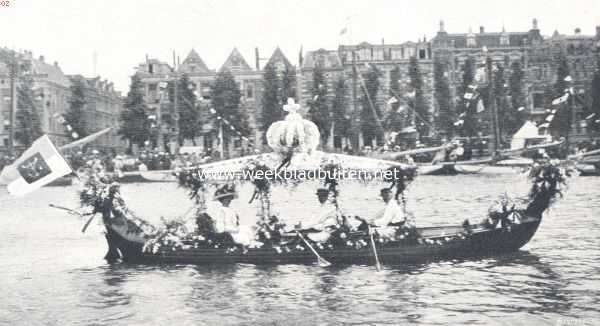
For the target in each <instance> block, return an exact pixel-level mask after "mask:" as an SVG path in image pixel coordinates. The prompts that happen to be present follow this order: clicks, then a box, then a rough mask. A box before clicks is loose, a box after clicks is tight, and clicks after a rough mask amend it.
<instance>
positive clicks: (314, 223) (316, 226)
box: [300, 188, 341, 231]
mask: <svg viewBox="0 0 600 326" xmlns="http://www.w3.org/2000/svg"><path fill="white" fill-rule="evenodd" d="M316 194H317V199H318V200H319V208H320V211H321V214H319V215H317V216H315V217H313V218H312V219H310V220H308V221H304V222H302V223H301V226H300V228H301V229H305V230H310V229H312V230H315V231H323V230H326V229H327V228H331V227H333V228H335V227H336V226H337V225H338V224H339V221H338V216H340V215H341V214H340V212H339V209H337V208H336V207H335V206H334V205H333V204H332V203H331V202H329V189H325V188H319V189H317V193H316Z"/></svg>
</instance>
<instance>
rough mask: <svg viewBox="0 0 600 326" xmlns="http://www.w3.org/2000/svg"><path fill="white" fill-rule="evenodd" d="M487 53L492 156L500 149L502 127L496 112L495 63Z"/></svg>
mask: <svg viewBox="0 0 600 326" xmlns="http://www.w3.org/2000/svg"><path fill="white" fill-rule="evenodd" d="M484 52H485V53H486V70H487V78H488V102H489V106H490V114H491V116H492V132H493V135H492V136H493V139H494V141H493V142H492V146H493V147H492V155H494V154H495V153H496V151H498V150H499V149H500V127H499V125H498V111H497V110H496V99H495V94H494V92H495V91H494V87H495V85H494V71H493V68H492V66H493V62H492V58H491V57H490V56H489V54H488V53H487V51H484Z"/></svg>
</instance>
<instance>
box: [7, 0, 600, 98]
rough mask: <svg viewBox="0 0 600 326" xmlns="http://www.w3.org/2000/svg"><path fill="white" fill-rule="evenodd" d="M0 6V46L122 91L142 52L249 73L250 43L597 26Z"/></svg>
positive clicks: (550, 19)
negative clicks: (234, 55) (240, 67)
mask: <svg viewBox="0 0 600 326" xmlns="http://www.w3.org/2000/svg"><path fill="white" fill-rule="evenodd" d="M9 1H10V2H9V6H8V7H0V46H7V47H9V48H13V49H15V50H29V51H33V53H34V55H35V56H36V57H37V56H39V55H43V56H44V57H45V58H46V61H47V62H50V63H53V62H54V61H57V62H58V64H59V65H60V67H61V68H62V69H63V71H64V72H65V73H66V74H82V75H84V76H86V77H93V76H95V75H100V76H101V77H102V78H104V79H108V80H110V81H112V82H114V83H115V86H116V88H117V90H119V91H122V92H123V93H126V91H127V89H128V85H129V78H130V76H131V75H132V74H133V73H134V72H135V70H134V67H136V66H137V65H138V64H139V63H141V62H143V61H144V60H145V56H146V54H147V55H148V56H149V57H150V58H157V59H160V60H163V61H167V62H169V63H171V62H172V53H173V51H175V53H176V54H177V55H178V56H179V57H180V58H181V61H183V59H184V58H185V56H186V55H187V54H188V53H189V51H190V50H191V49H195V50H196V51H197V52H198V53H199V54H200V56H201V57H202V59H203V60H204V62H205V63H206V64H207V65H208V67H209V68H211V69H219V68H220V66H221V65H222V64H223V63H224V62H225V60H226V59H227V56H228V55H229V53H230V52H231V50H232V49H233V48H234V47H237V48H238V49H239V50H240V52H241V53H242V55H244V57H245V58H246V61H248V64H250V66H252V67H254V48H255V47H258V48H259V52H260V56H261V57H264V58H268V57H269V56H270V55H271V54H272V53H273V51H274V50H275V48H276V47H277V46H279V47H280V48H281V49H282V51H283V52H284V54H285V55H286V56H287V57H288V59H290V61H291V62H292V63H297V61H298V53H299V51H300V47H302V48H303V49H304V51H305V52H306V51H308V50H316V49H319V48H325V49H330V50H335V49H337V46H338V45H339V44H353V43H360V42H363V41H366V42H369V43H373V44H380V43H381V42H382V41H383V40H384V41H385V43H401V42H406V41H416V40H418V39H419V38H423V37H424V36H425V37H427V39H430V38H432V37H433V36H435V33H436V32H437V30H438V29H439V21H440V20H444V22H445V27H446V31H448V32H449V33H466V32H468V30H469V28H470V27H471V28H472V29H473V31H474V32H478V31H479V26H484V27H485V30H486V31H501V30H502V27H503V26H505V27H506V30H507V31H508V32H511V31H526V30H529V29H530V28H531V24H532V19H533V18H537V19H538V25H539V28H540V30H541V32H542V34H543V35H551V34H552V33H553V32H554V30H558V31H559V32H560V33H563V34H573V31H574V29H575V28H576V27H579V28H581V30H582V34H589V35H593V34H595V26H596V25H600V1H598V0H571V1H567V0H561V1H557V0H518V1H515V0H503V1H496V0H494V1H476V0H473V1H458V0H453V1H444V0H442V1H431V0H412V1H405V0H360V1H354V0H342V1H338V0H335V1H334V0H245V1H244V0H85V1H84V0H9ZM7 2H8V1H7ZM344 28H347V30H348V32H347V33H345V34H343V35H340V32H341V31H342V29H344ZM94 54H96V55H94ZM94 56H96V57H97V60H96V62H97V63H96V65H94ZM264 63H266V61H263V62H262V64H264ZM94 67H95V69H94Z"/></svg>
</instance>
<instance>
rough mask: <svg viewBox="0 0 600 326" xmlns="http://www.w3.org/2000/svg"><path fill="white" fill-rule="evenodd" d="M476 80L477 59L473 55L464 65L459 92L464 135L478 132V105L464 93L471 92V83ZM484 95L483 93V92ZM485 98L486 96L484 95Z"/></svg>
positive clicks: (472, 134) (461, 131) (462, 132)
mask: <svg viewBox="0 0 600 326" xmlns="http://www.w3.org/2000/svg"><path fill="white" fill-rule="evenodd" d="M474 80H475V59H473V57H467V59H466V60H465V63H464V65H463V67H462V82H461V84H460V87H459V90H458V94H459V95H460V99H459V106H458V107H459V111H460V112H459V113H460V115H462V117H461V120H462V121H463V124H462V127H461V129H460V134H461V135H462V136H469V137H473V136H475V135H476V134H477V118H476V116H475V113H476V105H472V103H471V102H472V101H471V100H468V99H465V98H464V94H465V93H468V92H470V91H469V85H472V84H473V81H474ZM482 95H483V94H482ZM482 97H483V98H484V99H485V98H486V96H482Z"/></svg>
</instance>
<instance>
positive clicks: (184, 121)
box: [169, 74, 202, 146]
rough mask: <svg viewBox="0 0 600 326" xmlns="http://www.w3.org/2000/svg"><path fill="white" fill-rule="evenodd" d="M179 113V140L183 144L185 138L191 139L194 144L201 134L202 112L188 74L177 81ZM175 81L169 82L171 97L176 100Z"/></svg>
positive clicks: (172, 100) (173, 100)
mask: <svg viewBox="0 0 600 326" xmlns="http://www.w3.org/2000/svg"><path fill="white" fill-rule="evenodd" d="M176 82H177V108H176V110H177V113H178V114H179V121H178V124H179V135H177V141H178V143H179V145H180V146H181V145H183V141H184V140H185V139H190V140H191V141H192V143H193V144H194V146H195V145H196V141H195V138H196V137H197V136H199V135H200V132H201V130H202V126H201V124H200V123H199V118H200V112H199V111H198V108H197V106H196V94H195V93H194V86H193V84H192V82H191V80H190V78H189V77H188V75H187V74H183V75H182V76H181V77H180V78H179V79H178V80H177V81H176ZM174 85H175V84H174V82H171V83H169V99H170V101H171V103H174V102H175V88H174Z"/></svg>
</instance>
